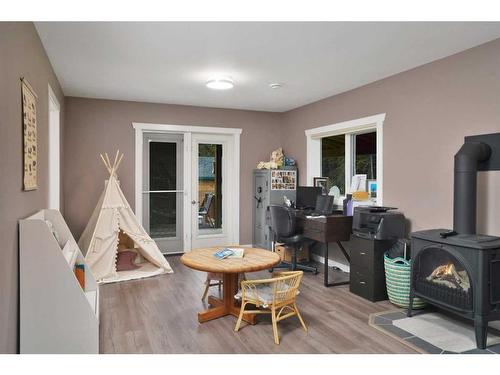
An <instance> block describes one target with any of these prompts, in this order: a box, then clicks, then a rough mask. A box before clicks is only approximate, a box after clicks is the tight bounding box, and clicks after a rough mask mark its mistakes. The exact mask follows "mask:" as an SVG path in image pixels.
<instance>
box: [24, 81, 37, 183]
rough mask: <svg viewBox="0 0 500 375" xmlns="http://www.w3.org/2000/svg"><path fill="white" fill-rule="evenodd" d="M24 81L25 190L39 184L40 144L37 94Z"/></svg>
mask: <svg viewBox="0 0 500 375" xmlns="http://www.w3.org/2000/svg"><path fill="white" fill-rule="evenodd" d="M21 82H22V100H23V137H24V174H23V176H24V177H23V182H24V190H35V189H37V188H38V186H37V169H38V146H37V128H36V99H37V96H36V94H35V92H34V91H33V89H32V88H31V86H30V85H29V84H28V83H27V82H26V80H24V79H23V80H21Z"/></svg>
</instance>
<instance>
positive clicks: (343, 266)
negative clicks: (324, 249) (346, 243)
mask: <svg viewBox="0 0 500 375" xmlns="http://www.w3.org/2000/svg"><path fill="white" fill-rule="evenodd" d="M311 255H312V258H313V260H315V261H316V262H319V263H322V264H325V258H324V257H322V256H321V255H317V254H311ZM328 266H329V267H338V268H340V269H341V270H342V271H344V272H350V270H351V268H350V267H349V266H348V265H346V264H343V263H340V262H336V261H334V260H332V259H328Z"/></svg>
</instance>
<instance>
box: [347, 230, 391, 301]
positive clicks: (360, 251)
mask: <svg viewBox="0 0 500 375" xmlns="http://www.w3.org/2000/svg"><path fill="white" fill-rule="evenodd" d="M395 242H396V240H375V239H366V238H360V237H357V236H356V235H355V234H353V235H352V236H351V241H350V250H351V273H350V284H349V285H350V291H351V293H354V294H357V295H358V296H361V297H363V298H366V299H369V300H370V301H373V302H376V301H383V300H386V299H387V291H386V287H385V272H384V253H385V252H386V251H387V250H388V249H389V248H390V247H391V246H392V245H393V244H394V243H395Z"/></svg>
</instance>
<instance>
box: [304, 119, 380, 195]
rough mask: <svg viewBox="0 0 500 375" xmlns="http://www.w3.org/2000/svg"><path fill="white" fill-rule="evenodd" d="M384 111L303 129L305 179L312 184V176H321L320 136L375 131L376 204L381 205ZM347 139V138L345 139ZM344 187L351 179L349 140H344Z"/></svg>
mask: <svg viewBox="0 0 500 375" xmlns="http://www.w3.org/2000/svg"><path fill="white" fill-rule="evenodd" d="M384 120H385V113H380V114H377V115H373V116H368V117H363V118H359V119H355V120H350V121H344V122H339V123H336V124H331V125H325V126H320V127H318V128H313V129H308V130H306V131H305V134H306V140H307V181H306V184H307V185H309V186H312V184H313V178H314V177H318V176H321V138H324V137H331V136H334V135H341V134H346V135H350V134H356V133H359V132H365V131H367V130H376V131H377V204H378V205H383V179H384V170H383V160H384V159H383V150H384V146H383V139H384V138H383V125H384ZM346 141H347V139H346ZM345 144H346V188H348V186H350V180H351V170H350V168H351V164H352V163H351V158H352V150H351V142H346V143H345ZM348 182H349V183H348Z"/></svg>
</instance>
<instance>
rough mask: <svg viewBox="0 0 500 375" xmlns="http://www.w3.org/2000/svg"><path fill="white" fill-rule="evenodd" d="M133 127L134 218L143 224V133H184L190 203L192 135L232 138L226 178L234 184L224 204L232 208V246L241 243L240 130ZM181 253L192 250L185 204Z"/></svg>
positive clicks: (188, 210)
mask: <svg viewBox="0 0 500 375" xmlns="http://www.w3.org/2000/svg"><path fill="white" fill-rule="evenodd" d="M132 127H133V128H134V129H135V215H136V216H137V217H138V218H139V220H140V222H141V223H142V214H143V212H142V176H143V170H142V166H143V158H142V157H143V154H142V148H143V134H144V133H151V132H153V133H175V134H181V133H182V134H184V148H185V157H184V185H183V186H184V199H185V201H186V202H191V200H192V196H191V195H192V192H191V172H190V171H191V152H190V150H191V139H192V138H191V135H192V133H206V134H228V135H232V136H233V137H232V138H233V149H234V158H233V159H232V160H231V162H232V165H231V166H228V171H229V176H228V178H230V179H231V181H233V189H232V191H231V192H230V194H229V195H228V201H227V205H228V207H231V210H230V212H231V215H232V218H231V219H230V222H231V223H233V224H234V225H233V227H232V228H231V230H230V232H231V237H232V241H231V242H232V243H239V241H240V135H241V133H242V129H239V128H223V127H210V126H194V125H170V124H149V123H141V122H133V123H132ZM183 225H184V250H185V251H189V250H190V249H191V236H190V232H191V229H190V228H191V205H190V204H189V205H188V204H185V205H184V223H183ZM187 228H189V230H187Z"/></svg>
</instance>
